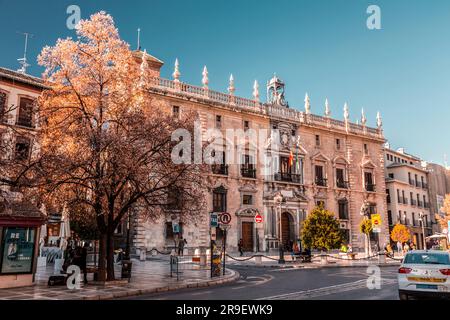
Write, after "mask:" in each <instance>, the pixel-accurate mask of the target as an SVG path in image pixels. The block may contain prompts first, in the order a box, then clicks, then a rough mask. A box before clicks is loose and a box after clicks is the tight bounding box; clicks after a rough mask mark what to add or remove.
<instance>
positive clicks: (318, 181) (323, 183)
mask: <svg viewBox="0 0 450 320" xmlns="http://www.w3.org/2000/svg"><path fill="white" fill-rule="evenodd" d="M327 180H328V179H325V178H319V177H316V181H315V182H316V186H319V187H326V186H327Z"/></svg>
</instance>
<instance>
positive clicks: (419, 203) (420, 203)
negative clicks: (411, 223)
mask: <svg viewBox="0 0 450 320" xmlns="http://www.w3.org/2000/svg"><path fill="white" fill-rule="evenodd" d="M417 205H418V206H419V208H422V207H423V202H422V201H420V200H419V201H417Z"/></svg>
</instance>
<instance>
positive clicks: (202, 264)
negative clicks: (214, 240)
mask: <svg viewBox="0 0 450 320" xmlns="http://www.w3.org/2000/svg"><path fill="white" fill-rule="evenodd" d="M200 265H201V266H202V267H204V266H206V254H204V253H202V254H201V255H200Z"/></svg>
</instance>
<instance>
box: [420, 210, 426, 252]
mask: <svg viewBox="0 0 450 320" xmlns="http://www.w3.org/2000/svg"><path fill="white" fill-rule="evenodd" d="M423 218H424V214H423V212H419V221H420V224H421V225H422V241H423V249H424V250H426V249H427V242H426V241H425V224H424V221H423Z"/></svg>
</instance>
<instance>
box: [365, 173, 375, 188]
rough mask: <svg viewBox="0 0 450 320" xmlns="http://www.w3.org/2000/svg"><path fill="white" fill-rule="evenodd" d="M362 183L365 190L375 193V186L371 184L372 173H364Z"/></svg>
mask: <svg viewBox="0 0 450 320" xmlns="http://www.w3.org/2000/svg"><path fill="white" fill-rule="evenodd" d="M364 181H365V184H366V190H367V191H370V192H374V191H375V185H374V183H373V176H372V172H367V171H366V172H364Z"/></svg>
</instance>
